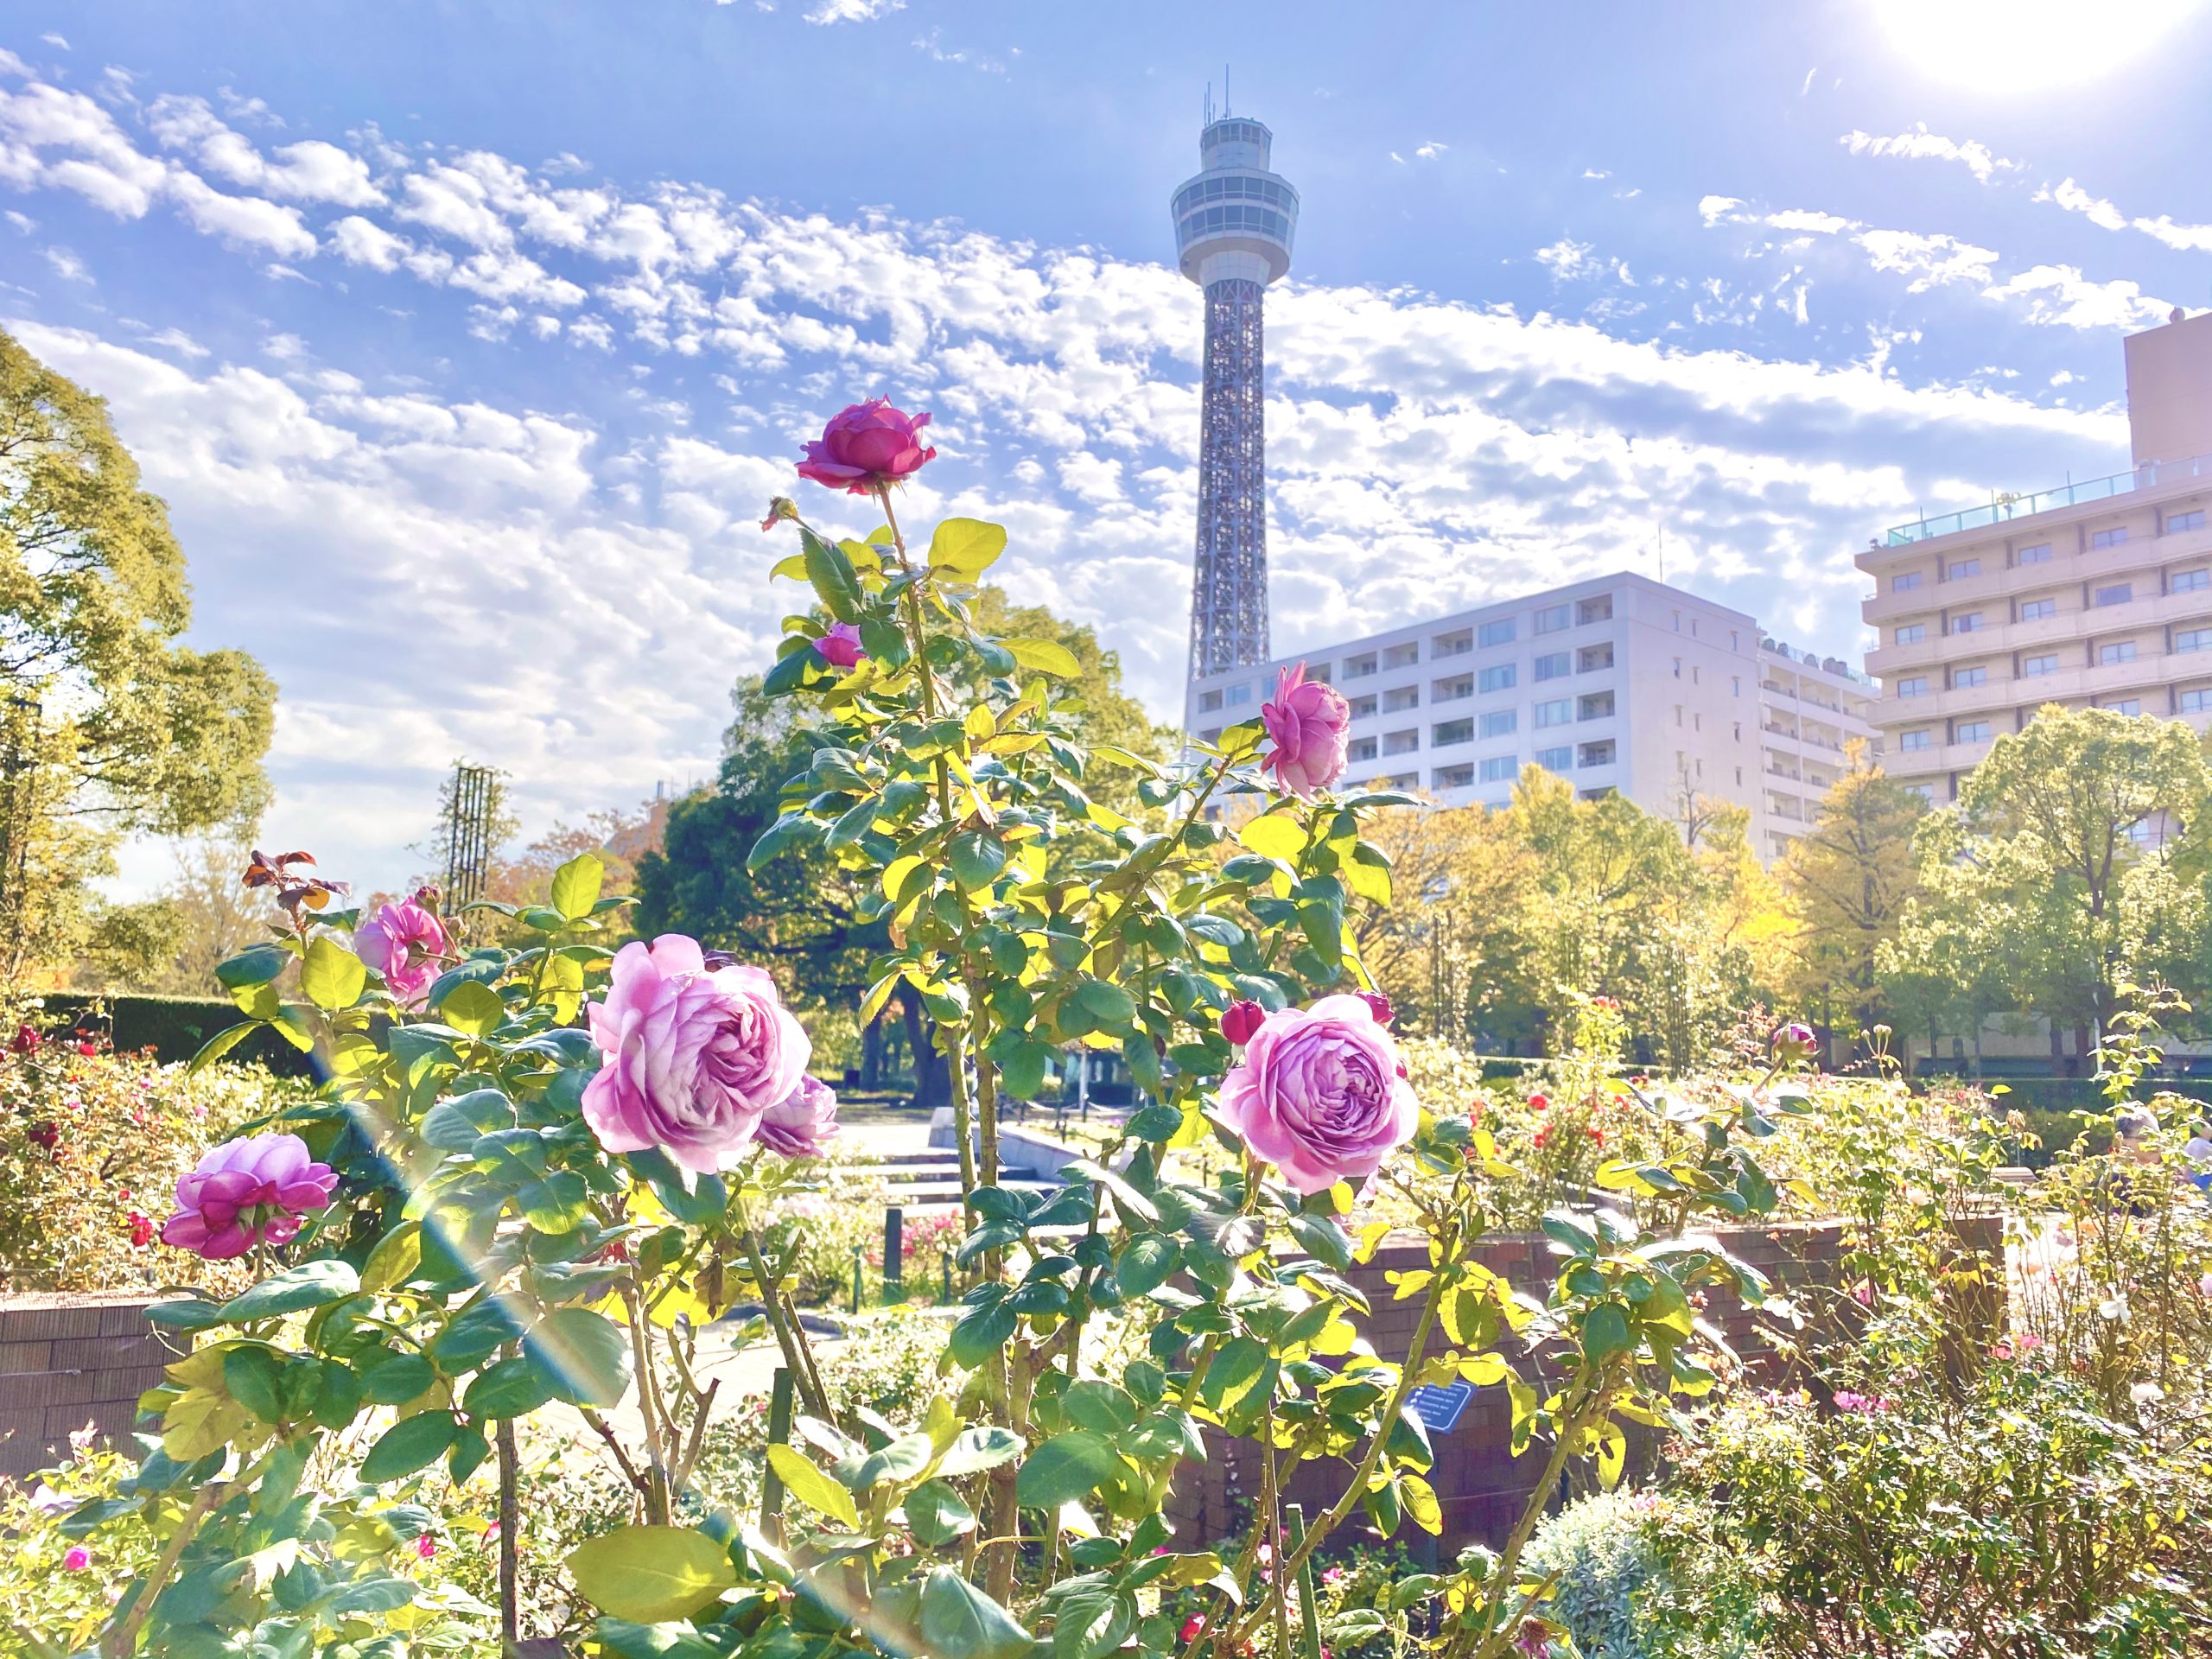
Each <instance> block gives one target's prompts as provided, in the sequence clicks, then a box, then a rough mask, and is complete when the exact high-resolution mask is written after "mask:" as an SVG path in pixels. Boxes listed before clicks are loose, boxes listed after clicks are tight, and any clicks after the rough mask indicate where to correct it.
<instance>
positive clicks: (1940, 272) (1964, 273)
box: [1853, 230, 1997, 294]
mask: <svg viewBox="0 0 2212 1659" xmlns="http://www.w3.org/2000/svg"><path fill="white" fill-rule="evenodd" d="M1853 240H1854V241H1856V242H1857V243H1858V244H1859V246H1860V247H1862V248H1864V249H1865V250H1866V256H1867V259H1868V261H1869V263H1871V264H1872V265H1873V267H1874V269H1875V270H1883V271H1894V272H1901V273H1903V274H1904V275H1907V276H1910V277H1911V278H1912V280H1911V281H1910V282H1909V283H1906V284H1905V292H1906V293H1908V294H1920V293H1924V292H1926V291H1927V290H1928V289H1931V288H1937V287H1941V286H1942V284H1944V283H1986V282H1988V281H1989V277H1990V270H1991V268H1992V266H1993V263H1994V261H1995V260H1996V258H1997V254H1996V252H1995V251H1994V250H1993V249H1989V248H1978V247H1976V246H1974V244H1973V243H1971V242H1962V241H1961V240H1960V239H1959V238H1956V237H1955V236H1944V235H1942V234H1935V235H1925V234H1923V233H1921V232H1916V231H1882V230H1868V231H1862V232H1859V235H1858V236H1856V237H1855V238H1853Z"/></svg>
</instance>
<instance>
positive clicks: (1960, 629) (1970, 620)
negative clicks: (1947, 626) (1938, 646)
mask: <svg viewBox="0 0 2212 1659" xmlns="http://www.w3.org/2000/svg"><path fill="white" fill-rule="evenodd" d="M1951 632H1953V633H1980V632H1981V613H1980V611H1968V612H1967V613H1966V614H1965V615H1964V616H1955V617H1953V618H1952V619H1951Z"/></svg>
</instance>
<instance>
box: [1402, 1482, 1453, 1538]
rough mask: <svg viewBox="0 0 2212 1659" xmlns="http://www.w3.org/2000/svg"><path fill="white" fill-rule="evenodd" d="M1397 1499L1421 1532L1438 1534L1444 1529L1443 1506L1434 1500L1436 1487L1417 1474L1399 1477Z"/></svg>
mask: <svg viewBox="0 0 2212 1659" xmlns="http://www.w3.org/2000/svg"><path fill="white" fill-rule="evenodd" d="M1398 1485H1399V1501H1400V1502H1401V1503H1403V1504H1404V1506H1405V1510H1406V1513H1407V1514H1408V1515H1409V1516H1413V1518H1414V1525H1415V1526H1417V1527H1419V1528H1420V1529H1421V1530H1422V1531H1423V1532H1426V1533H1430V1534H1440V1533H1441V1532H1442V1531H1443V1530H1444V1506H1443V1505H1442V1504H1441V1503H1438V1502H1437V1501H1436V1489H1435V1488H1434V1487H1433V1486H1431V1485H1430V1484H1428V1483H1427V1481H1425V1480H1423V1479H1422V1478H1421V1477H1420V1476H1419V1475H1402V1476H1401V1477H1400V1478H1399V1482H1398Z"/></svg>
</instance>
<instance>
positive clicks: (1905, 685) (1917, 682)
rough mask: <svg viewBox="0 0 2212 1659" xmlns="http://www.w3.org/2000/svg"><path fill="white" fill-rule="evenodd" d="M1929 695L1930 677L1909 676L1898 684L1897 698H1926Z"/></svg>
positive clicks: (1920, 675) (1921, 675) (1922, 675)
mask: <svg viewBox="0 0 2212 1659" xmlns="http://www.w3.org/2000/svg"><path fill="white" fill-rule="evenodd" d="M1927 695H1928V677H1927V676H1926V675H1925V674H1908V675H1906V676H1905V677H1904V678H1903V679H1901V680H1899V681H1898V682H1897V696H1901V697H1924V696H1927Z"/></svg>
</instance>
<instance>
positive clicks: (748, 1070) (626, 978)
mask: <svg viewBox="0 0 2212 1659" xmlns="http://www.w3.org/2000/svg"><path fill="white" fill-rule="evenodd" d="M590 1021H591V1034H592V1039H593V1040H594V1042H596V1043H597V1044H598V1045H599V1050H600V1052H601V1054H602V1055H603V1056H604V1057H605V1058H604V1059H603V1060H602V1062H601V1065H600V1069H599V1071H598V1074H597V1075H596V1076H594V1077H593V1078H592V1080H591V1082H590V1083H589V1084H586V1085H585V1088H584V1098H583V1109H584V1119H585V1121H586V1122H588V1123H589V1124H590V1125H591V1127H592V1132H593V1133H594V1135H597V1136H598V1137H599V1142H600V1144H601V1146H603V1147H606V1148H607V1150H608V1151H609V1152H644V1151H645V1150H646V1149H647V1148H649V1147H657V1148H658V1149H659V1150H660V1151H662V1152H664V1153H665V1154H668V1156H669V1158H670V1159H671V1160H672V1161H673V1162H674V1163H675V1164H676V1165H677V1167H679V1168H680V1169H683V1170H685V1171H687V1172H690V1173H695V1174H701V1175H704V1174H711V1173H714V1172H715V1171H717V1170H722V1169H727V1168H728V1167H729V1166H731V1165H732V1164H734V1163H735V1162H736V1161H737V1159H738V1157H739V1155H740V1154H741V1153H743V1152H744V1150H745V1148H746V1147H749V1146H751V1145H752V1144H753V1140H754V1138H755V1136H757V1135H759V1134H760V1120H761V1119H762V1117H763V1116H766V1114H767V1112H768V1111H769V1110H770V1109H772V1108H773V1107H776V1106H779V1105H780V1104H782V1103H784V1102H785V1100H787V1099H788V1098H789V1097H790V1096H791V1093H792V1091H793V1090H797V1089H798V1087H799V1084H800V1082H801V1080H802V1079H803V1078H804V1077H805V1076H806V1065H807V1062H808V1061H809V1060H810V1059H811V1058H813V1053H814V1050H813V1046H812V1044H811V1043H810V1042H809V1041H808V1039H807V1035H806V1032H805V1030H804V1027H801V1026H800V1025H799V1022H798V1020H797V1019H795V1018H794V1017H793V1016H792V1014H791V1010H790V1009H788V1008H786V1007H785V1006H784V1002H783V998H782V997H781V996H780V995H778V993H777V990H776V982H775V981H774V980H772V979H771V978H769V977H768V976H767V974H766V973H765V972H764V971H762V970H761V969H758V968H748V967H742V966H735V965H732V966H728V967H709V965H708V963H707V959H706V953H705V952H704V951H702V950H700V948H699V942H698V941H697V940H696V939H690V938H684V937H683V935H682V934H680V933H664V934H663V935H662V936H661V937H660V938H657V939H655V940H654V941H653V942H652V944H626V945H624V946H623V947H622V949H621V950H619V951H618V952H616V953H615V957H614V967H613V971H612V973H611V974H610V976H609V978H608V984H607V997H606V1000H605V1001H601V1002H594V1003H593V1004H592V1005H591V1007H590Z"/></svg>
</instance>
